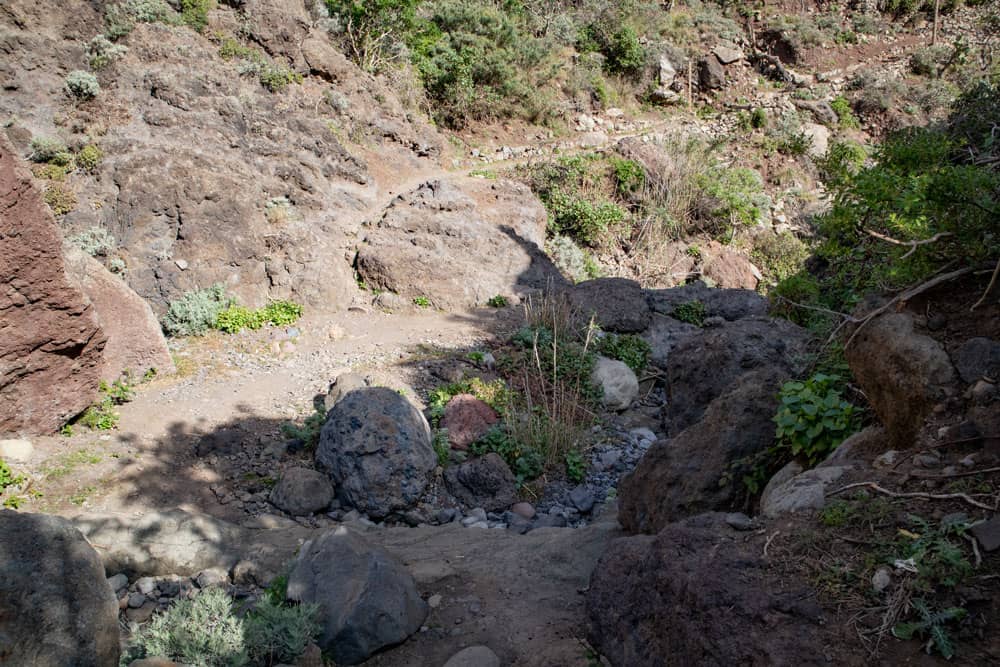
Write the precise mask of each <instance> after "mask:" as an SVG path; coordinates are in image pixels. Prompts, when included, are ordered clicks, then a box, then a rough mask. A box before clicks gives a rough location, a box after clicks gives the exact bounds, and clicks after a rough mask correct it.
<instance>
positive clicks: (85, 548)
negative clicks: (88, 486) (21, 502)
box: [0, 510, 120, 667]
mask: <svg viewBox="0 0 1000 667" xmlns="http://www.w3.org/2000/svg"><path fill="white" fill-rule="evenodd" d="M0 535H3V536H4V539H2V540H0V638H2V641H0V662H3V663H4V664H10V665H39V666H49V665H51V666H52V667H57V666H61V665H81V666H84V665H92V666H93V667H117V665H118V657H119V652H120V651H119V646H118V601H117V600H116V599H115V594H114V591H112V590H111V587H110V586H109V585H108V580H107V579H105V578H104V567H103V566H102V565H101V559H100V558H99V557H98V555H97V552H96V551H94V548H93V547H91V546H90V545H89V544H88V543H87V540H85V539H84V537H83V535H81V534H80V531H78V530H77V529H76V528H74V527H73V524H71V523H70V522H69V521H67V520H65V519H63V518H60V517H55V516H47V515H42V514H28V513H27V512H14V511H12V510H0Z"/></svg>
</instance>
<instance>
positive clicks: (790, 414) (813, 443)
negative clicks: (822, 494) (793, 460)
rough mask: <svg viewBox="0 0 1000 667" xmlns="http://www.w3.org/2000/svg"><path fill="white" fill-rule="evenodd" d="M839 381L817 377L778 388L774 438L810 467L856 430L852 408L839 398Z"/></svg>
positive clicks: (855, 413) (852, 406) (829, 376)
mask: <svg viewBox="0 0 1000 667" xmlns="http://www.w3.org/2000/svg"><path fill="white" fill-rule="evenodd" d="M839 382H840V378H839V377H837V376H832V375H825V374H822V373H817V374H816V375H813V376H812V377H811V378H809V379H808V380H805V381H804V382H786V383H785V384H784V385H783V386H782V387H781V393H780V395H779V398H780V400H781V407H779V408H778V413H777V414H776V415H775V416H774V423H775V424H777V429H776V431H775V438H776V439H777V441H778V445H779V446H781V447H786V448H787V449H788V450H789V451H790V452H791V453H792V454H793V455H795V456H802V457H804V458H805V459H806V461H807V462H808V463H809V465H810V466H812V465H815V464H817V463H819V462H820V461H822V460H823V459H824V458H825V457H826V456H827V455H828V454H829V453H830V452H832V451H833V450H834V449H836V447H837V445H839V444H840V443H841V442H843V441H844V440H845V439H846V438H847V437H848V436H849V435H851V434H852V433H854V432H855V431H857V430H858V427H859V416H858V414H857V411H856V408H855V407H854V405H852V404H851V403H849V402H848V401H845V400H844V399H843V398H841V395H840V392H839V391H837V389H836V386H837V384H838V383H839Z"/></svg>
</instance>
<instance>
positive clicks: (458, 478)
mask: <svg viewBox="0 0 1000 667" xmlns="http://www.w3.org/2000/svg"><path fill="white" fill-rule="evenodd" d="M444 482H445V486H446V487H447V488H448V491H449V492H450V493H451V494H452V495H453V496H455V498H456V499H457V500H458V501H459V502H461V503H462V504H464V505H466V506H474V507H480V508H483V509H485V510H486V511H489V512H500V511H503V510H505V509H507V508H508V507H510V506H511V504H512V503H513V502H514V501H515V500H517V478H515V477H514V474H513V473H512V472H511V471H510V468H509V467H508V466H507V463H506V462H505V461H504V460H503V459H502V458H500V456H499V455H498V454H496V453H495V452H490V453H489V454H487V455H486V456H483V457H480V458H477V459H472V460H470V461H466V462H465V463H461V464H459V465H453V466H450V467H449V468H447V469H446V470H445V471H444ZM483 518H484V519H485V517H483Z"/></svg>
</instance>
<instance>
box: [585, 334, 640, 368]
mask: <svg viewBox="0 0 1000 667" xmlns="http://www.w3.org/2000/svg"><path fill="white" fill-rule="evenodd" d="M597 351H598V352H599V353H600V354H603V355H604V356H605V357H609V358H611V359H617V360H618V361H621V362H624V364H625V365H626V366H628V367H629V368H631V369H632V370H633V371H635V372H636V373H639V372H640V371H642V369H644V368H645V367H646V364H647V363H649V355H650V354H651V353H652V348H650V346H649V343H647V342H646V341H645V340H643V339H642V338H640V337H639V336H634V335H632V334H622V335H619V334H606V335H604V336H602V337H600V338H599V339H598V340H597Z"/></svg>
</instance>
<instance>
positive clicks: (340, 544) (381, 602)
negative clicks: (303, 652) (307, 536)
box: [288, 526, 427, 665]
mask: <svg viewBox="0 0 1000 667" xmlns="http://www.w3.org/2000/svg"><path fill="white" fill-rule="evenodd" d="M288 598H289V599H290V600H295V601H296V602H301V603H314V604H318V605H319V606H320V614H321V616H320V619H321V624H322V634H321V635H320V638H319V640H318V642H317V643H318V644H319V646H320V647H321V648H322V649H323V650H324V651H326V652H328V653H329V654H330V655H331V656H332V657H333V659H334V660H335V661H336V662H337V663H338V664H346V665H356V664H358V663H361V662H363V661H364V660H365V659H367V658H368V657H369V656H370V655H372V654H373V653H375V652H376V651H378V650H380V649H382V648H384V647H386V646H391V645H393V644H398V643H400V642H402V641H403V640H405V639H406V638H407V637H409V636H410V635H411V634H413V633H414V632H416V631H417V630H419V629H420V626H421V624H423V622H424V619H425V618H427V603H425V602H424V601H423V600H422V599H421V598H420V594H419V593H418V592H417V587H416V584H415V582H414V581H413V577H411V576H410V574H409V573H408V572H407V571H406V568H405V567H404V566H403V564H402V563H401V562H400V561H399V560H398V559H396V557H395V556H392V555H391V554H390V553H389V552H388V551H386V550H385V549H383V548H381V547H378V546H375V545H373V544H369V543H368V542H366V541H365V540H363V539H362V538H361V537H360V536H358V535H357V534H355V533H352V532H351V531H349V530H348V529H347V528H345V527H344V526H341V527H339V528H336V529H334V530H331V531H329V532H327V533H324V534H323V535H321V536H320V537H317V538H316V539H313V540H310V541H308V542H306V543H305V544H304V545H303V546H302V548H301V550H300V552H299V555H298V557H297V558H296V559H295V561H294V563H293V564H292V569H291V573H290V574H289V575H288Z"/></svg>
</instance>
